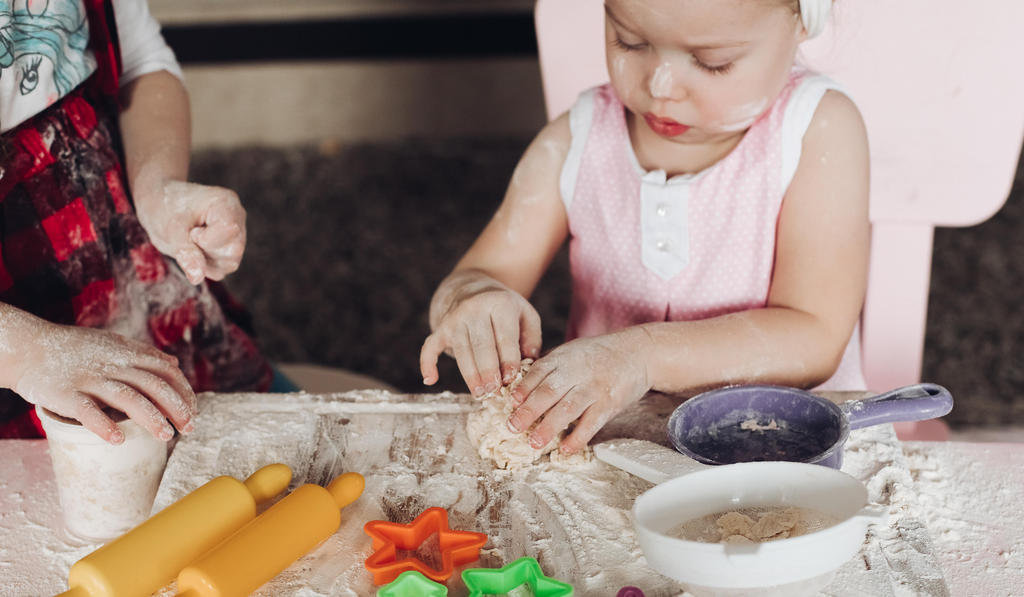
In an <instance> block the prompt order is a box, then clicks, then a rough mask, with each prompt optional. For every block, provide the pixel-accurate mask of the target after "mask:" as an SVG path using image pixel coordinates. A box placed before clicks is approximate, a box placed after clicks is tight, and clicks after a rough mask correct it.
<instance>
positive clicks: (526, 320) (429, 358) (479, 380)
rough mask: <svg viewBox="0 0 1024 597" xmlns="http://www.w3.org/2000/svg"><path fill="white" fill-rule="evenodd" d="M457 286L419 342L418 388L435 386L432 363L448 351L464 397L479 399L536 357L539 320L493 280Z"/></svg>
mask: <svg viewBox="0 0 1024 597" xmlns="http://www.w3.org/2000/svg"><path fill="white" fill-rule="evenodd" d="M456 281H457V280H449V281H448V282H449V283H455V282H456ZM459 282H461V283H460V284H459V285H458V287H457V288H455V289H453V290H451V291H450V292H448V293H445V294H447V295H448V296H449V297H451V298H450V299H449V300H447V301H445V302H446V303H447V308H446V309H444V310H443V311H442V312H441V313H440V317H438V318H436V321H435V322H434V323H435V325H434V332H433V333H432V334H430V335H429V336H427V339H426V340H425V341H424V342H423V348H422V349H421V350H420V372H421V373H422V374H423V383H425V384H427V385H432V384H434V383H435V382H437V378H438V372H437V358H438V357H439V356H440V355H441V353H442V352H448V353H449V354H451V355H452V356H454V357H455V361H456V362H457V363H458V366H459V372H460V373H462V377H463V379H465V380H466V386H467V387H468V388H469V390H470V392H471V393H472V394H473V395H474V396H476V397H480V396H483V395H484V394H487V393H490V392H493V391H495V390H497V389H498V388H499V387H500V386H501V385H502V384H503V383H505V384H507V383H510V382H511V381H512V380H513V378H514V377H515V374H516V373H517V372H518V371H519V367H520V363H521V361H522V359H523V358H525V357H529V358H537V356H538V355H539V354H540V347H541V327H540V315H538V314H537V311H536V309H534V308H533V305H531V304H530V302H529V301H527V300H526V299H525V298H523V296H522V295H520V294H519V293H517V292H515V291H514V290H511V289H510V288H508V287H506V286H505V285H503V284H501V283H500V282H498V281H497V280H494V279H493V278H488V277H486V276H478V277H475V278H474V279H471V280H470V281H461V280H459ZM442 288H443V286H442ZM432 319H434V318H432Z"/></svg>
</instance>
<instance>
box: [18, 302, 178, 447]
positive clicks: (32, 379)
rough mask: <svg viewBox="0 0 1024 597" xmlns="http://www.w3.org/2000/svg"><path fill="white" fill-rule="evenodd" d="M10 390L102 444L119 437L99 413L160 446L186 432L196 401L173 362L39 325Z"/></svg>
mask: <svg viewBox="0 0 1024 597" xmlns="http://www.w3.org/2000/svg"><path fill="white" fill-rule="evenodd" d="M33 336H34V339H35V341H34V342H33V343H32V345H31V346H27V347H25V348H26V349H25V355H26V356H25V358H24V359H23V360H22V367H21V371H20V375H19V377H18V379H17V382H16V383H15V384H14V387H13V388H12V389H13V390H14V391H15V392H17V393H18V394H19V395H21V397H22V398H24V399H25V400H27V401H29V402H31V403H33V404H38V405H39V406H42V407H44V408H47V409H49V410H51V411H53V412H55V413H57V414H58V415H62V416H65V417H68V418H71V419H76V420H78V421H80V422H81V423H82V425H83V426H84V427H85V428H86V429H88V430H90V431H92V432H93V433H95V434H96V435H98V436H100V437H101V438H103V439H104V440H106V441H108V442H110V443H112V444H119V443H121V442H123V441H124V434H123V433H122V432H121V431H120V430H119V429H118V427H117V425H116V424H115V423H114V421H113V420H111V419H110V417H108V416H107V415H106V414H104V412H103V410H102V407H103V406H110V407H112V408H114V409H117V410H119V411H121V412H123V413H125V414H126V415H128V417H129V418H131V419H132V420H134V421H135V422H136V423H138V424H139V425H140V426H141V427H142V428H144V429H146V430H147V431H149V432H150V433H151V434H153V436H154V437H156V438H158V439H161V440H165V441H166V440H169V439H171V437H173V436H174V430H173V429H172V428H171V425H170V424H169V423H168V420H169V421H170V422H171V423H173V424H174V425H175V426H176V427H177V428H178V429H179V430H180V431H182V432H185V433H187V432H189V431H191V430H192V417H193V416H194V415H195V414H196V395H195V393H194V392H193V391H192V388H191V387H190V386H189V383H188V381H187V380H186V379H185V376H184V374H182V372H181V370H180V369H179V368H178V359H176V358H175V357H173V356H171V355H168V354H166V353H164V352H161V351H160V350H157V349H156V348H155V347H153V346H150V345H148V344H144V343H142V342H138V341H136V340H131V339H128V338H125V337H123V336H121V335H119V334H115V333H113V332H108V331H105V330H98V329H93V328H86V327H74V326H64V325H56V324H52V323H49V322H42V321H40V322H39V327H38V328H37V330H36V332H35V334H33Z"/></svg>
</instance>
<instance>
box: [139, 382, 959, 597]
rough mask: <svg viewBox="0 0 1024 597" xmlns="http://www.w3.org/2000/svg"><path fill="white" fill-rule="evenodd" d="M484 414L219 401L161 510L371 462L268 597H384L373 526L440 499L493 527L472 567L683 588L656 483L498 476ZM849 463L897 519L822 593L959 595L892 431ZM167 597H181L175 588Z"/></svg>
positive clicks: (395, 403)
mask: <svg viewBox="0 0 1024 597" xmlns="http://www.w3.org/2000/svg"><path fill="white" fill-rule="evenodd" d="M830 397H831V398H833V399H836V400H841V399H842V398H845V397H846V396H839V395H836V396H830ZM674 406H675V402H673V400H672V399H670V398H669V397H667V396H663V395H657V394H652V395H650V396H648V397H647V398H645V399H644V400H643V401H642V402H641V403H640V406H639V408H636V409H632V410H631V411H630V412H628V413H624V414H623V415H622V416H620V417H618V418H617V419H616V420H614V421H613V422H611V423H610V424H609V425H608V426H607V427H606V428H605V429H604V430H602V432H601V434H600V435H599V436H598V438H596V440H597V441H599V440H603V439H611V438H614V437H637V438H641V439H648V440H651V441H656V442H659V443H663V444H665V443H666V437H665V425H666V422H667V420H668V416H669V415H670V414H671V412H672V409H673V408H674ZM473 408H475V404H474V403H473V401H472V400H471V399H470V397H469V396H468V395H456V394H450V393H444V394H430V395H400V394H390V393H387V392H380V391H362V392H349V393H346V394H328V395H309V394H287V395H273V394H206V395H203V396H202V397H201V409H200V414H199V418H198V420H197V424H196V431H195V432H194V433H192V434H191V435H189V436H186V437H184V438H182V439H181V440H180V441H179V443H178V444H177V445H176V447H175V449H174V452H173V453H172V455H171V458H170V460H169V462H168V467H167V470H166V472H165V474H164V479H163V482H162V484H161V486H160V491H159V493H158V495H157V500H156V504H155V505H154V509H155V510H159V509H161V508H163V507H165V506H167V505H169V504H170V503H172V502H173V501H175V500H177V499H178V498H180V497H182V496H183V495H185V494H186V493H188V492H189V491H191V490H192V489H195V488H196V487H198V486H199V485H201V484H202V483H204V482H206V481H207V480H209V479H211V478H213V477H215V476H218V475H225V474H226V475H231V476H234V477H236V478H243V479H244V478H245V477H246V476H248V475H249V474H250V473H251V472H252V471H254V470H256V469H257V468H259V467H260V466H263V465H265V464H268V463H271V462H283V463H285V464H288V465H289V466H291V467H292V469H293V471H294V480H293V482H292V487H293V488H294V487H296V486H297V485H299V484H302V483H317V484H321V485H323V484H326V483H327V482H328V481H330V480H331V479H332V478H334V477H335V476H337V475H338V474H340V473H342V472H346V471H357V472H360V473H362V474H363V475H364V476H365V477H366V490H365V492H364V493H363V496H362V497H361V498H360V499H359V500H358V501H357V502H356V503H355V504H353V505H352V506H350V507H348V508H346V509H345V510H343V512H342V519H343V522H342V526H341V527H340V529H339V530H338V532H337V533H335V535H334V536H332V537H331V538H330V539H328V540H327V541H326V542H324V543H323V544H322V545H321V546H320V547H318V548H317V549H315V550H314V551H313V552H311V553H310V554H308V555H306V556H304V557H303V558H301V559H300V560H299V561H298V562H296V563H295V564H294V565H293V566H291V567H290V568H289V569H288V570H286V571H284V572H283V573H282V574H281V575H279V576H278V577H276V578H275V579H274V580H272V581H271V582H270V583H268V584H266V585H265V586H264V587H262V588H261V589H260V591H259V592H258V593H257V594H258V595H265V596H267V597H269V596H275V597H285V596H289V595H301V596H318V595H325V596H326V595H331V596H339V595H354V596H368V595H373V594H375V592H376V587H375V586H374V585H373V584H372V579H371V576H370V574H369V573H367V572H366V570H365V569H364V567H363V561H364V560H365V559H366V557H368V556H369V554H370V553H371V545H370V539H369V537H367V536H366V535H365V534H364V533H363V531H362V527H363V524H364V523H366V522H367V521H369V520H389V521H393V522H401V523H408V522H410V521H411V520H413V519H414V518H415V517H416V516H417V515H418V514H420V513H421V512H422V511H423V510H425V509H426V508H429V507H431V506H439V507H442V508H445V509H447V510H448V512H449V519H450V525H451V528H453V529H462V530H470V531H475V532H482V533H486V534H488V535H489V537H490V541H489V543H488V544H487V545H486V546H485V548H484V550H483V551H482V553H481V558H480V560H479V562H477V563H475V564H471V565H469V566H470V567H475V566H482V567H500V566H502V565H503V564H506V563H508V562H511V561H513V560H515V559H517V558H519V557H522V556H532V557H535V558H537V560H538V561H539V562H540V564H541V567H542V568H543V570H544V572H545V574H547V575H548V576H550V577H552V578H556V579H559V580H563V581H565V582H569V583H571V584H572V585H574V587H575V588H576V595H583V596H586V595H602V596H608V595H614V594H615V592H616V591H618V590H619V589H620V588H621V587H623V586H626V585H635V586H638V587H640V588H642V589H643V590H644V591H645V593H646V594H647V595H648V597H661V596H665V597H667V596H674V595H680V594H683V591H682V589H681V588H680V587H679V586H678V585H677V584H676V583H675V582H674V581H671V580H669V579H667V578H665V577H662V576H660V575H658V574H657V573H655V572H654V571H652V570H651V569H649V568H648V567H647V565H646V563H645V561H644V558H643V555H642V553H641V551H640V549H639V546H638V545H637V542H636V537H635V534H634V532H633V528H632V525H631V522H630V517H629V508H630V507H631V506H632V501H633V499H635V497H636V496H637V495H639V494H640V493H642V492H643V491H645V490H646V489H648V488H649V487H650V484H648V483H647V482H645V481H642V480H640V479H636V478H634V477H632V476H630V475H628V474H626V473H624V472H622V471H619V470H617V469H614V468H612V467H609V466H607V465H605V464H603V463H601V462H599V461H596V460H595V461H591V462H588V463H583V464H576V465H568V464H555V463H547V462H545V463H541V464H537V465H534V466H532V467H529V468H527V469H525V470H522V471H515V472H509V471H503V470H495V469H494V468H493V466H492V465H491V463H490V462H488V461H482V460H480V458H478V456H477V455H476V453H475V451H474V450H473V448H472V446H471V445H470V444H469V442H468V439H467V438H466V436H465V432H464V428H465V417H466V413H467V412H469V411H470V410H472V409H473ZM843 470H844V471H846V472H848V473H850V474H852V475H853V476H855V477H857V478H859V479H860V480H861V481H863V482H864V483H865V484H866V486H867V487H868V490H869V495H870V499H871V501H873V502H875V503H879V504H883V505H886V506H888V507H889V509H890V520H889V521H888V523H887V524H883V525H879V526H877V527H875V528H874V530H873V531H871V532H870V533H869V535H868V537H867V539H866V541H865V545H864V547H863V549H862V550H861V553H860V555H859V556H858V557H856V558H854V559H852V560H850V561H849V562H848V563H847V564H846V565H845V566H844V567H843V568H842V569H840V571H839V573H838V574H837V577H836V579H835V581H834V582H833V583H832V584H831V585H830V586H829V587H828V588H827V589H826V590H825V591H824V592H823V593H822V595H871V596H873V597H874V596H885V595H904V594H908V593H910V594H916V595H936V596H944V595H948V594H949V592H948V589H947V588H946V583H945V581H944V579H943V577H942V573H941V569H940V568H939V565H938V563H937V559H936V557H935V556H934V554H933V550H932V549H931V540H930V537H929V536H928V533H927V531H926V530H925V526H924V524H923V522H922V520H921V518H920V515H919V514H918V512H920V510H919V509H918V508H917V506H916V499H917V498H916V495H915V494H914V489H913V487H914V486H913V480H912V479H911V478H910V474H909V471H908V469H907V467H906V463H905V461H904V460H903V455H902V451H901V449H900V446H899V443H898V441H897V440H896V437H895V434H894V433H893V432H892V429H891V427H890V426H878V427H874V428H868V429H864V430H859V431H856V432H853V434H852V435H851V438H850V441H849V442H848V444H847V447H846V458H845V464H844V467H843ZM448 587H449V590H450V592H449V595H451V596H452V597H461V596H464V595H465V594H466V589H465V587H464V585H463V584H462V582H461V579H460V578H459V576H458V575H457V574H456V575H455V576H454V577H453V578H452V580H451V581H449V582H448ZM161 595H168V596H169V595H173V590H172V587H168V588H167V589H165V590H164V591H163V592H162V593H161Z"/></svg>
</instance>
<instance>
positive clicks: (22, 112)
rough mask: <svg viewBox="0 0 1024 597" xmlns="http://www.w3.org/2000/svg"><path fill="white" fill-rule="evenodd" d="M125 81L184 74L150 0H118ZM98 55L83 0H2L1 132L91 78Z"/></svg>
mask: <svg viewBox="0 0 1024 597" xmlns="http://www.w3.org/2000/svg"><path fill="white" fill-rule="evenodd" d="M113 6H114V18H115V20H116V22H117V33H118V40H119V42H120V49H121V62H122V67H123V68H122V71H123V72H122V74H121V79H120V83H121V84H122V85H124V84H125V83H128V82H130V81H132V80H133V79H136V78H138V77H139V76H141V75H144V74H146V73H150V72H155V71H158V70H166V71H168V72H170V73H172V74H174V75H175V76H177V77H178V78H182V74H181V68H180V67H179V66H178V61H177V60H176V59H175V57H174V52H173V51H172V50H171V49H170V47H168V46H167V44H166V42H164V39H163V36H162V35H161V34H160V25H159V23H157V22H156V19H154V18H153V15H152V14H150V12H149V6H148V4H147V3H146V0H113ZM95 70H96V59H95V58H94V57H93V53H92V50H91V49H89V22H88V19H87V18H86V13H85V5H84V4H83V2H82V0H13V1H12V0H0V133H3V132H7V131H9V130H11V129H13V128H15V127H16V126H18V125H19V124H21V123H22V122H25V121H26V120H28V119H29V118H31V117H33V116H35V115H36V114H38V113H40V112H42V111H43V110H45V109H46V108H47V107H48V106H50V105H52V104H53V103H54V102H56V101H57V100H59V99H60V98H62V97H64V96H65V95H67V93H68V92H70V91H71V90H73V89H75V88H76V87H78V85H80V84H81V83H82V82H83V81H85V80H86V79H88V78H89V76H90V75H92V73H93V72H95Z"/></svg>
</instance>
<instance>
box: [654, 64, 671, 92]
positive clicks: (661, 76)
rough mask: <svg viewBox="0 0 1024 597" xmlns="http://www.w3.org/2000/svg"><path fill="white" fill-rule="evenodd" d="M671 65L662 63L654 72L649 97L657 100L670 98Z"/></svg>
mask: <svg viewBox="0 0 1024 597" xmlns="http://www.w3.org/2000/svg"><path fill="white" fill-rule="evenodd" d="M672 85H673V79H672V65H671V64H670V63H668V62H662V63H661V64H659V65H658V68H656V69H655V70H654V74H653V75H652V76H651V96H652V97H655V98H658V99H668V98H670V97H671V96H672Z"/></svg>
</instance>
